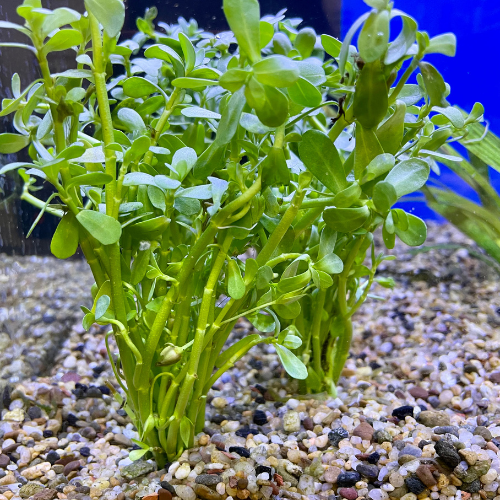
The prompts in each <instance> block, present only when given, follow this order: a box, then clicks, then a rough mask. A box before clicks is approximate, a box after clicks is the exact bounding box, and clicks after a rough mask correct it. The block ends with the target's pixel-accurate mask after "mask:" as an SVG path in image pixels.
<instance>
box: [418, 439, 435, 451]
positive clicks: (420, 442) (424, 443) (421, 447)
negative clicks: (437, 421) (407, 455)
mask: <svg viewBox="0 0 500 500" xmlns="http://www.w3.org/2000/svg"><path fill="white" fill-rule="evenodd" d="M428 444H432V441H425V439H422V440H421V441H419V443H418V447H419V448H420V449H421V450H423V449H424V446H427V445H428Z"/></svg>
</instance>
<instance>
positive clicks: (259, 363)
mask: <svg viewBox="0 0 500 500" xmlns="http://www.w3.org/2000/svg"><path fill="white" fill-rule="evenodd" d="M248 364H249V365H250V366H251V367H252V368H255V370H262V368H263V366H262V361H260V360H259V359H254V358H252V359H251V360H250V361H249V362H248Z"/></svg>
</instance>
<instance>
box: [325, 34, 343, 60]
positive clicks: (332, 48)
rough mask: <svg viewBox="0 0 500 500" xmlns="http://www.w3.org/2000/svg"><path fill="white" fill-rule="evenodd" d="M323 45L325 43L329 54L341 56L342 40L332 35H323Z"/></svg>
mask: <svg viewBox="0 0 500 500" xmlns="http://www.w3.org/2000/svg"><path fill="white" fill-rule="evenodd" d="M321 45H323V48H324V49H325V52H326V53H327V54H328V55H330V56H332V57H335V58H337V57H339V55H340V49H341V48H342V42H341V41H340V40H338V39H337V38H333V36H330V35H321Z"/></svg>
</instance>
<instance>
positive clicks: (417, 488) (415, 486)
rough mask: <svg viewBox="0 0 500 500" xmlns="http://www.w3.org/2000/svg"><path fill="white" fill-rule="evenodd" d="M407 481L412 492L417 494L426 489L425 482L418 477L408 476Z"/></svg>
mask: <svg viewBox="0 0 500 500" xmlns="http://www.w3.org/2000/svg"><path fill="white" fill-rule="evenodd" d="M405 483H406V486H407V487H408V489H409V490H410V492H411V493H415V495H420V493H422V491H424V490H425V484H424V483H423V482H422V481H420V479H419V478H418V477H407V478H406V479H405Z"/></svg>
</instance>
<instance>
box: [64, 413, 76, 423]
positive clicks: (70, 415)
mask: <svg viewBox="0 0 500 500" xmlns="http://www.w3.org/2000/svg"><path fill="white" fill-rule="evenodd" d="M66 422H68V424H69V425H75V424H76V423H77V422H78V419H77V418H76V417H75V415H73V413H68V416H67V417H66Z"/></svg>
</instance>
